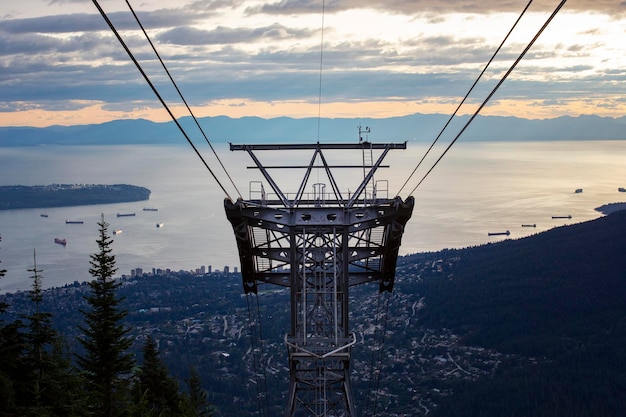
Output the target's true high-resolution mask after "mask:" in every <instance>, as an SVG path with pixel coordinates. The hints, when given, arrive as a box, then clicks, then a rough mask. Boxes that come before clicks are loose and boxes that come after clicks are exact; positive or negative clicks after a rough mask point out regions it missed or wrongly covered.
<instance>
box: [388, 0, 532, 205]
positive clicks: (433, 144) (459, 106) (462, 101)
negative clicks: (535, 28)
mask: <svg viewBox="0 0 626 417" xmlns="http://www.w3.org/2000/svg"><path fill="white" fill-rule="evenodd" d="M532 2H533V0H529V2H528V4H526V7H525V8H524V10H522V13H521V14H520V15H519V16H518V18H517V20H516V21H515V23H514V24H513V26H512V27H511V29H510V30H509V33H507V34H506V36H505V37H504V39H503V40H502V42H501V43H500V46H498V48H497V49H496V50H495V52H494V53H493V55H492V56H491V59H489V61H488V62H487V65H485V67H484V68H483V70H482V71H481V73H480V74H479V75H478V77H477V78H476V80H475V81H474V84H472V86H471V87H470V89H469V90H468V92H467V94H465V97H463V100H461V102H460V103H459V105H458V106H457V108H456V110H454V113H452V115H451V116H450V118H449V119H448V121H447V122H446V124H445V125H444V126H443V128H442V129H441V131H440V132H439V134H438V135H437V137H436V138H435V140H434V141H433V143H431V145H430V147H429V148H428V150H427V151H426V153H425V154H424V156H422V159H420V161H419V162H418V163H417V166H416V167H415V168H414V169H413V171H412V172H411V174H410V175H409V177H408V178H407V179H406V181H405V182H404V184H402V187H400V190H398V192H397V194H396V195H400V193H401V192H402V190H403V189H404V187H406V185H407V183H408V182H409V181H410V180H411V178H413V175H414V174H415V172H416V171H417V170H418V169H419V167H420V166H421V165H422V162H424V159H426V156H428V154H429V153H430V151H431V150H432V149H433V146H435V144H436V143H437V141H438V140H439V138H440V137H441V135H442V134H443V132H444V131H445V130H446V129H447V128H448V125H449V124H450V122H452V119H454V117H455V116H456V114H457V113H458V112H459V109H460V108H461V106H463V104H464V103H465V101H466V100H467V98H468V97H469V95H470V94H471V93H472V91H473V90H474V87H476V84H478V81H480V79H481V78H482V76H483V75H484V74H485V71H487V68H489V65H491V63H492V62H493V60H494V59H495V58H496V55H498V53H500V50H501V49H502V47H503V46H504V44H505V43H506V41H507V39H509V36H511V33H512V32H513V30H514V29H515V27H517V24H518V23H519V21H520V20H521V19H522V17H523V16H524V14H525V13H526V11H527V10H528V8H529V7H530V5H531V4H532Z"/></svg>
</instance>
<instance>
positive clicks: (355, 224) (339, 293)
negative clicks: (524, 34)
mask: <svg viewBox="0 0 626 417" xmlns="http://www.w3.org/2000/svg"><path fill="white" fill-rule="evenodd" d="M394 149H406V142H405V143H385V144H378V143H371V142H368V141H363V140H362V139H361V138H359V143H358V144H357V143H325V144H321V143H319V142H318V143H314V144H274V145H270V144H265V145H263V144H257V145H235V144H231V145H230V150H231V151H245V152H247V153H248V155H249V156H250V157H251V158H252V160H253V161H254V164H255V165H254V166H252V167H249V168H251V169H258V170H259V171H260V173H261V174H262V176H263V178H264V179H265V182H266V183H267V184H268V185H269V189H268V190H266V189H265V185H264V182H251V183H250V196H249V199H248V200H244V199H241V198H240V199H238V200H237V201H236V202H233V201H231V200H230V199H228V198H227V199H226V200H225V201H224V206H225V210H226V216H227V217H228V220H229V221H230V223H231V224H232V227H233V231H234V234H235V239H236V242H237V248H238V251H239V258H240V262H241V273H242V278H243V288H244V292H245V293H246V294H247V293H255V294H256V293H257V291H258V289H259V287H261V286H263V285H267V284H270V285H278V286H283V287H287V288H289V289H290V304H291V313H290V314H291V324H290V329H289V333H288V334H286V335H285V344H286V346H287V349H288V353H289V359H288V360H289V370H290V381H289V392H288V397H287V406H286V412H285V416H286V417H300V416H315V417H321V416H342V417H343V416H345V417H356V411H355V405H354V400H353V396H352V390H351V385H350V355H351V350H352V346H354V345H355V343H356V337H355V335H354V333H351V332H350V327H349V323H348V316H349V315H348V312H349V304H348V292H349V289H350V287H353V286H356V285H360V284H366V283H378V288H379V291H380V292H383V291H389V292H391V290H392V289H393V285H394V277H395V268H396V261H397V256H398V250H399V248H400V242H401V240H402V234H403V232H404V226H405V224H406V223H407V221H408V220H409V218H410V217H411V214H412V211H413V205H414V199H413V197H408V198H407V199H406V201H403V200H402V199H401V198H400V197H394V198H389V197H388V196H387V195H386V194H387V190H388V186H387V181H376V180H375V179H374V174H375V173H376V171H377V170H378V169H379V168H382V167H383V166H382V165H381V163H382V161H383V159H384V158H385V156H386V155H387V154H388V152H389V151H391V150H394ZM286 151H289V153H290V154H294V153H296V154H298V155H300V156H301V155H302V154H303V153H304V154H305V155H310V153H311V152H312V156H309V157H306V159H304V163H302V164H298V163H297V162H296V161H297V159H296V158H295V157H292V156H291V155H290V156H286V157H284V158H283V157H282V155H283V154H280V155H279V152H286ZM341 151H343V153H344V155H348V156H354V155H356V154H359V152H358V151H361V152H362V154H363V155H364V156H363V158H362V160H363V163H362V164H360V163H359V164H356V165H345V164H343V163H340V164H337V165H331V164H329V162H328V159H327V157H326V156H327V154H330V153H341ZM263 152H267V153H269V154H270V155H271V157H272V160H274V161H275V160H280V161H285V165H273V166H269V165H264V164H263V163H262V162H261V159H260V157H259V155H260V154H261V153H263ZM366 154H367V155H371V157H370V156H368V157H365V155H366ZM266 155H267V154H266ZM376 155H378V157H377V159H376V160H375V161H374V157H375V156H376ZM278 156H280V158H277V157H278ZM358 156H359V157H360V156H361V155H358ZM309 158H310V159H309ZM344 159H345V158H344ZM359 159H361V158H359ZM287 161H288V162H287ZM307 161H308V162H307ZM342 161H343V159H342ZM359 162H360V161H359ZM385 167H387V166H385ZM350 168H352V169H359V170H361V169H362V170H363V174H364V175H363V178H362V179H361V178H360V174H359V175H356V177H357V178H358V179H357V181H359V180H360V183H358V184H357V186H356V188H355V189H354V191H353V192H352V193H350V192H349V191H347V192H346V191H343V192H342V190H340V188H339V185H338V182H337V181H336V178H340V177H336V176H335V175H334V172H335V171H337V170H342V169H350ZM295 170H298V171H299V172H302V171H303V172H304V174H303V176H302V180H301V181H300V183H299V185H298V184H297V181H298V178H299V177H296V176H295V175H293V174H292V173H293V172H294V171H295ZM270 171H273V172H275V171H278V172H280V173H281V174H280V175H278V174H276V175H275V177H276V179H277V180H283V181H284V180H287V181H288V182H289V181H291V182H292V186H293V185H295V186H296V187H297V190H296V191H295V193H291V194H289V193H287V192H285V191H284V190H283V189H282V188H281V187H279V185H278V183H277V180H275V178H274V177H273V176H272V175H270ZM345 172H346V171H344V173H345ZM320 174H321V175H322V176H323V177H324V180H325V181H327V183H326V182H321V181H316V182H314V181H313V180H312V178H311V177H312V176H313V175H317V177H318V178H319V177H320ZM346 177H347V175H344V176H343V177H341V178H342V179H345V178H346ZM294 178H295V182H294ZM327 186H328V187H329V189H330V191H328V190H327V188H326V187H327ZM294 188H295V187H294Z"/></svg>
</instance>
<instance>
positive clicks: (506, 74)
mask: <svg viewBox="0 0 626 417" xmlns="http://www.w3.org/2000/svg"><path fill="white" fill-rule="evenodd" d="M566 2H567V0H561V2H560V3H559V5H558V6H557V7H556V9H555V10H554V11H553V12H552V14H551V15H550V17H549V18H548V20H547V21H546V22H545V23H544V24H543V26H542V27H541V29H539V31H538V32H537V34H536V35H535V36H534V38H533V39H532V40H531V41H530V43H529V44H528V45H527V46H526V48H524V50H523V51H522V53H521V54H520V55H519V56H518V57H517V59H516V60H515V62H514V63H513V64H512V65H511V67H510V68H509V69H508V71H507V72H506V73H505V74H504V76H503V77H502V79H501V80H500V81H499V82H498V84H496V86H495V87H494V88H493V90H491V93H489V95H488V96H487V98H486V99H485V100H484V101H483V102H482V104H481V105H480V106H479V107H478V109H477V110H476V111H475V112H474V114H473V115H472V117H470V119H469V120H468V121H467V123H465V125H464V126H463V128H462V129H461V131H460V132H459V133H458V134H457V135H456V136H455V138H454V139H453V140H452V142H450V144H449V145H448V147H447V148H446V149H445V150H444V151H443V153H442V154H441V156H439V158H438V159H437V160H436V161H435V163H434V164H433V165H432V166H431V167H430V169H429V170H428V172H426V174H424V176H423V177H422V179H421V180H420V181H419V182H418V183H417V185H416V186H415V187H414V188H413V189H412V190H411V192H410V194H409V195H413V193H414V192H415V190H416V189H417V187H419V186H420V185H421V184H422V182H424V180H425V179H426V177H428V175H429V174H430V173H431V172H432V171H433V169H435V167H436V166H437V164H438V163H439V161H441V159H442V158H443V157H444V156H445V154H446V153H448V151H449V150H450V148H451V147H452V145H454V143H455V142H456V141H457V140H458V139H459V137H460V136H461V135H462V134H463V132H465V129H467V128H468V126H469V125H470V124H471V123H472V122H473V121H474V119H475V118H476V116H478V113H480V111H481V110H482V109H483V107H485V106H486V105H487V103H488V102H489V100H491V98H492V97H493V95H494V94H495V93H496V91H498V89H499V88H500V86H501V85H502V83H504V81H505V80H506V79H507V78H508V76H509V75H510V74H511V72H513V70H514V69H515V67H517V64H519V62H520V61H521V60H522V58H523V57H524V56H525V55H526V53H527V52H528V50H530V48H531V47H532V46H533V45H534V44H535V42H536V41H537V39H538V38H539V36H540V35H541V34H542V33H543V31H544V30H545V29H546V28H547V27H548V25H549V24H550V22H552V20H553V19H554V17H555V16H556V15H557V13H558V12H559V11H560V10H561V8H562V7H563V6H564V5H565V3H566Z"/></svg>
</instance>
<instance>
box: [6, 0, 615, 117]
mask: <svg viewBox="0 0 626 417" xmlns="http://www.w3.org/2000/svg"><path fill="white" fill-rule="evenodd" d="M129 2H130V5H131V6H132V8H133V10H134V11H135V13H136V14H137V16H138V18H139V20H140V21H141V23H142V25H143V26H144V28H145V29H146V32H147V33H148V35H149V36H150V39H151V40H152V42H153V43H154V45H155V47H156V49H157V51H158V52H159V54H160V55H161V57H162V58H163V60H164V62H165V64H166V65H167V68H168V70H169V71H170V73H171V74H172V77H173V78H174V80H175V81H176V83H177V84H178V86H179V88H180V90H181V92H182V93H183V95H184V97H185V99H186V100H187V102H188V103H189V105H190V106H191V107H192V109H193V111H194V114H195V115H196V116H198V117H205V116H218V115H227V116H230V117H243V116H258V117H264V118H270V117H279V116H289V117H296V118H301V117H328V118H337V117H356V118H364V117H371V118H382V117H392V116H401V115H407V114H413V113H428V114H432V113H442V114H451V113H452V112H453V111H454V109H455V108H456V106H457V105H458V103H459V102H460V100H461V99H462V97H463V96H464V95H465V94H466V92H467V91H468V89H469V88H470V87H471V85H472V84H473V82H474V80H475V79H476V77H477V76H478V75H479V74H480V72H481V71H482V69H483V68H484V66H485V64H486V63H487V62H488V60H489V59H490V57H491V55H492V54H493V53H494V51H495V50H496V48H497V47H498V45H499V44H500V43H501V42H502V40H503V39H504V37H505V35H506V34H507V32H508V31H509V29H510V28H511V27H512V25H513V24H514V22H515V20H516V19H517V18H518V16H519V15H520V14H521V13H522V10H524V8H525V7H526V6H527V4H528V1H527V0H522V1H517V0H483V1H475V0H447V1H442V0H359V1H355V0H346V1H336V0H325V1H322V0H315V1H313V0H277V1H266V2H261V1H255V0H236V1H225V0H177V1H175V2H172V1H170V0H129ZM99 4H100V5H101V6H102V8H103V9H104V11H105V12H106V14H107V16H108V17H109V18H110V20H111V22H112V23H113V25H114V26H115V28H116V29H117V30H118V31H119V33H120V35H121V36H122V38H123V39H124V41H125V42H126V44H127V45H128V47H129V48H130V50H131V51H132V53H133V55H134V56H135V57H136V59H137V60H138V61H139V62H140V64H141V67H142V68H143V70H144V71H145V72H146V74H147V75H148V76H149V78H150V79H151V81H152V82H153V83H154V85H155V86H156V88H157V89H158V91H159V92H160V94H161V95H162V97H163V98H164V100H165V101H166V102H167V103H168V105H169V106H170V107H171V109H172V111H173V113H174V114H175V115H176V117H180V116H186V115H187V114H188V113H187V112H186V110H185V109H184V107H183V106H182V103H181V100H180V98H179V97H178V96H177V94H176V91H175V89H174V88H173V87H172V85H171V83H170V82H169V80H168V78H167V75H166V74H165V72H164V71H163V69H162V68H161V66H160V64H159V62H158V60H157V59H156V56H155V54H154V53H153V51H152V49H151V48H150V45H149V43H148V42H147V40H146V38H145V37H144V35H143V33H142V31H141V29H140V28H139V26H138V24H137V22H136V21H135V19H134V17H133V14H132V12H131V10H130V8H129V7H128V5H127V3H126V1H125V0H99ZM558 4H559V1H557V0H540V1H533V2H532V3H531V4H530V7H529V8H528V10H527V12H526V13H525V14H524V17H523V18H522V20H521V21H520V23H519V25H518V27H517V28H516V30H515V31H514V32H513V33H512V35H511V37H510V38H509V39H508V41H507V43H506V44H505V45H504V47H503V49H502V51H501V52H500V54H499V55H498V57H497V58H496V59H495V61H494V62H493V64H492V66H491V67H490V69H489V70H488V71H487V72H486V73H485V75H484V77H483V80H482V81H481V82H480V83H479V84H478V85H477V87H476V89H475V90H474V92H473V94H472V95H471V96H470V100H469V101H468V103H467V104H466V105H464V106H463V108H462V109H461V113H462V114H471V113H473V112H474V111H475V110H476V108H477V106H478V105H479V104H480V103H481V102H482V100H483V99H484V98H485V97H486V96H487V94H488V93H489V92H490V91H491V89H492V88H493V87H494V86H495V84H496V83H497V82H498V81H499V80H500V78H501V77H502V75H503V74H504V73H505V72H506V70H507V69H508V68H509V67H510V65H511V64H512V62H513V61H514V60H515V59H516V58H517V57H518V55H519V54H520V53H521V52H522V50H523V49H524V48H525V47H526V45H527V44H528V43H529V42H530V41H531V39H532V38H533V37H534V36H535V34H536V33H537V31H538V30H539V28H540V27H541V26H542V25H543V24H544V22H545V21H546V20H547V18H548V17H549V15H550V14H551V13H552V11H553V10H554V9H555V8H556V7H557V5H558ZM625 32H626V3H624V2H620V1H619V0H614V1H609V0H578V1H577V0H569V1H567V3H566V4H565V6H564V7H563V8H562V9H561V11H560V12H559V13H558V15H557V16H556V18H555V19H554V20H553V21H552V23H551V24H550V26H548V28H547V29H546V30H545V31H544V32H543V34H542V35H541V36H540V38H539V39H538V41H537V42H536V43H535V45H534V46H533V47H532V48H531V49H530V50H529V51H528V53H527V54H526V56H525V57H524V59H523V60H522V61H521V62H520V64H519V65H518V66H517V68H516V69H515V71H513V73H512V74H511V75H510V76H509V78H508V79H507V81H506V82H505V83H504V84H503V85H502V87H501V88H500V89H499V90H498V92H497V93H496V94H495V95H494V97H493V99H492V100H491V101H490V103H489V104H488V105H487V106H486V107H485V108H484V110H483V111H482V112H481V114H483V115H501V116H511V115H513V116H517V117H524V118H530V119H545V118H554V117H559V116H563V115H569V116H578V115H582V114H593V115H599V116H607V117H621V116H623V115H624V114H626V112H625V110H626V94H625V93H626V87H625V85H626V83H624V81H625V80H626V42H624V38H625ZM137 118H145V119H150V120H153V121H167V120H169V116H168V114H167V113H166V112H165V110H164V109H163V106H162V105H161V103H160V102H159V101H158V100H157V98H156V96H155V94H154V93H153V92H152V90H151V89H150V87H149V86H148V84H147V83H146V81H145V80H144V78H143V77H142V76H141V74H140V72H139V71H138V70H137V68H136V67H135V65H134V64H133V62H132V61H131V59H130V58H129V56H128V55H127V54H126V52H125V50H124V48H123V47H122V46H121V45H120V43H119V42H118V41H117V39H116V38H115V36H114V35H113V32H112V31H111V29H110V28H109V27H108V25H107V24H106V22H105V20H104V19H103V17H102V16H101V15H100V13H99V12H98V10H97V8H96V6H95V5H94V3H93V2H92V1H91V0H48V1H43V0H19V1H10V0H0V126H36V127H45V126H50V125H66V126H67V125H81V124H92V123H103V122H107V121H110V120H116V119H137Z"/></svg>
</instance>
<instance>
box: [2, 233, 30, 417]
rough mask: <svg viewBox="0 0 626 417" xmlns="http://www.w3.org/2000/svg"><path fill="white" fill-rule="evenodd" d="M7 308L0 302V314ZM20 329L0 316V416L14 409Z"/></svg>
mask: <svg viewBox="0 0 626 417" xmlns="http://www.w3.org/2000/svg"><path fill="white" fill-rule="evenodd" d="M1 240H2V237H1V236H0V241H1ZM6 272H7V271H6V269H0V278H2V277H4V276H5V274H6ZM8 307H9V305H8V304H7V303H5V302H1V301H0V314H4V313H5V312H6V310H7V308H8ZM21 327H22V325H21V323H20V322H19V321H15V322H13V323H8V324H7V323H5V322H4V317H3V316H0V415H4V414H9V413H11V412H14V410H15V407H16V383H15V380H16V377H17V376H18V375H19V374H20V371H19V368H20V367H19V363H20V358H21V354H22V351H23V349H24V348H25V343H24V338H23V337H22V334H21V333H20V328H21Z"/></svg>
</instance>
